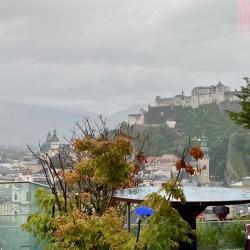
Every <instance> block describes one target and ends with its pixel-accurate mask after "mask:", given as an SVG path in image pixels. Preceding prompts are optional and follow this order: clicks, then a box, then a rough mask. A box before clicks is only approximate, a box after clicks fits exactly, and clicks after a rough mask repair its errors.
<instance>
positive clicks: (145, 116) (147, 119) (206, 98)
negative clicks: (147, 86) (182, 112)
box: [128, 82, 238, 127]
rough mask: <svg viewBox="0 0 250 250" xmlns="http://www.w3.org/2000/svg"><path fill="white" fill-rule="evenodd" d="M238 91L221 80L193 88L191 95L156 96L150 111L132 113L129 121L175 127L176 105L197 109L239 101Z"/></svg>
mask: <svg viewBox="0 0 250 250" xmlns="http://www.w3.org/2000/svg"><path fill="white" fill-rule="evenodd" d="M237 93H238V91H237V90H235V91H231V89H230V87H228V86H226V85H223V84H222V83H221V82H219V83H218V84H217V85H215V86H214V85H211V86H208V87H204V86H199V87H195V88H193V89H192V92H191V96H185V95H184V92H183V91H182V93H181V94H180V95H176V96H175V97H172V98H162V97H160V96H156V97H155V104H154V105H153V106H148V111H144V110H141V112H140V114H130V115H129V119H128V122H129V124H130V125H133V124H138V125H144V124H162V123H166V124H167V125H168V126H169V127H174V126H175V119H174V117H171V115H170V113H171V111H173V109H175V108H176V107H182V108H187V107H191V108H193V109H195V108H198V107H200V106H202V105H206V104H209V103H215V104H217V105H219V104H221V103H223V102H234V101H238V97H237V96H235V94H237Z"/></svg>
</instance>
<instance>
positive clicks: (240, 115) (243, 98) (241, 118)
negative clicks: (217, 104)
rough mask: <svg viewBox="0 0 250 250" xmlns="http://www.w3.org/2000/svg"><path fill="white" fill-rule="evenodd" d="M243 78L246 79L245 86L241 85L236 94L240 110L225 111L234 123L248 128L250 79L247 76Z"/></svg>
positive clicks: (249, 126)
mask: <svg viewBox="0 0 250 250" xmlns="http://www.w3.org/2000/svg"><path fill="white" fill-rule="evenodd" d="M243 79H244V80H245V81H246V86H241V93H239V94H236V96H237V97H238V98H239V99H240V104H241V108H242V110H241V111H240V112H232V111H227V112H228V113H229V115H230V117H231V119H232V120H233V121H234V122H235V123H236V124H239V125H242V126H244V127H245V128H246V129H250V81H249V78H248V77H244V78H243Z"/></svg>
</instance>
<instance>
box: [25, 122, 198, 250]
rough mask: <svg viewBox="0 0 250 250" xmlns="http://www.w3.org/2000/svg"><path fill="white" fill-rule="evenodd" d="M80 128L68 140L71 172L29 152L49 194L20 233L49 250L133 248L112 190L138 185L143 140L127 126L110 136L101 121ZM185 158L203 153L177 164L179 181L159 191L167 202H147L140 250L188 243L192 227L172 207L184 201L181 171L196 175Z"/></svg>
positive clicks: (42, 195) (191, 151) (39, 196)
mask: <svg viewBox="0 0 250 250" xmlns="http://www.w3.org/2000/svg"><path fill="white" fill-rule="evenodd" d="M78 128H79V130H80V131H81V134H80V135H79V136H75V138H74V140H73V141H72V148H73V154H72V155H71V158H72V166H71V167H70V168H66V167H65V166H64V161H63V160H62V158H61V156H60V155H59V159H61V160H60V163H61V164H60V169H56V168H55V166H54V165H53V162H52V161H51V159H50V157H49V155H48V154H46V152H43V154H41V155H39V154H36V153H34V152H33V153H34V154H35V156H36V157H38V158H39V160H40V161H41V162H42V164H43V167H44V171H45V174H46V176H47V180H48V183H49V186H50V187H51V194H50V193H48V192H46V191H44V190H39V191H38V192H37V193H36V201H37V204H38V206H39V208H40V210H41V211H40V212H38V213H35V214H32V215H31V216H30V217H29V218H28V221H27V223H26V224H25V225H23V228H24V229H25V230H26V231H28V232H30V233H32V234H33V235H34V236H35V237H36V238H37V239H38V240H40V241H42V242H44V244H45V245H46V246H45V249H50V250H51V249H52V250H57V249H70V250H71V249H72V250H80V249H86V250H97V249H98V250H108V249H117V250H118V249H119V250H120V249H124V250H126V249H128V250H129V249H133V248H134V246H135V244H136V237H135V235H134V234H132V233H128V232H127V231H126V229H125V228H124V221H125V220H124V209H123V208H124V204H121V203H117V202H115V201H114V199H113V196H114V192H115V190H116V189H120V188H125V187H132V186H136V185H138V184H139V182H140V180H139V172H140V170H141V168H143V167H144V165H145V162H146V160H145V156H144V153H143V150H144V145H145V139H146V137H145V136H144V135H143V136H141V135H138V134H134V133H133V131H132V130H131V129H130V127H125V128H121V127H119V128H118V129H116V130H113V131H108V130H107V128H106V126H105V123H104V122H101V125H96V126H95V127H93V126H91V125H90V123H89V121H88V120H86V121H85V123H84V125H83V126H80V125H79V124H78ZM136 142H137V143H136ZM189 156H192V157H193V158H194V159H196V160H198V159H200V158H202V156H203V154H202V152H201V151H200V149H199V148H197V147H194V148H191V147H190V146H189V147H187V148H186V149H185V150H184V151H183V152H182V154H181V155H180V159H179V160H178V161H177V163H176V168H177V173H178V174H177V177H176V178H174V179H173V180H171V181H169V182H166V183H165V184H164V185H163V186H162V190H163V191H165V192H166V193H167V198H165V197H161V196H160V195H159V194H152V195H150V196H149V197H148V198H147V199H146V201H145V203H146V204H147V205H149V206H151V207H152V208H153V209H154V210H155V214H154V216H152V218H150V219H149V220H148V223H146V225H145V227H144V228H143V230H142V237H141V240H140V241H139V243H138V244H137V249H138V250H139V249H144V247H145V245H147V246H148V247H151V248H152V249H170V247H171V248H173V247H178V242H179V241H190V238H189V237H190V233H192V232H191V228H190V227H189V225H188V223H187V222H186V221H185V220H183V219H182V218H181V216H180V215H179V214H178V212H177V211H176V210H175V209H174V208H172V207H171V206H170V200H171V198H172V197H174V198H175V199H180V200H181V201H182V202H185V197H184V194H183V190H182V187H181V185H180V177H181V176H182V173H183V171H186V172H187V173H188V174H190V175H194V174H198V173H199V171H200V169H199V168H198V167H197V168H194V167H192V166H191V165H190V164H189V163H188V157H189ZM68 157H69V155H68ZM160 238H161V240H159V239H160ZM162 239H164V240H162Z"/></svg>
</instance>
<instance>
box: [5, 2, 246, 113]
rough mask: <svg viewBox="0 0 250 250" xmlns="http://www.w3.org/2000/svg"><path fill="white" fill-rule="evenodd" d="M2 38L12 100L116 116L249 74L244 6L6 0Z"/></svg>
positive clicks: (235, 81) (238, 80)
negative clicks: (241, 10) (241, 19)
mask: <svg viewBox="0 0 250 250" xmlns="http://www.w3.org/2000/svg"><path fill="white" fill-rule="evenodd" d="M0 35H1V40H0V53H1V58H0V72H1V74H0V80H1V84H0V86H1V92H0V100H5V101H12V102H22V103H28V104H38V105H42V106H61V107H67V108H72V109H76V110H83V109H84V110H89V111H92V112H95V113H104V114H106V115H110V114H112V113H115V112H118V111H120V110H122V109H125V108H127V107H129V106H131V105H133V104H138V103H146V104H147V103H150V102H151V101H152V100H153V99H154V97H155V96H156V95H162V96H173V95H176V94H179V93H180V92H181V90H182V89H183V90H184V92H185V93H187V94H190V91H191V89H192V88H193V87H194V86H199V85H211V84H217V83H218V81H222V83H224V84H226V85H228V86H230V87H231V88H232V89H235V88H239V86H240V85H241V84H242V83H243V81H242V77H243V76H245V75H248V73H249V64H250V63H249V54H250V47H249V42H250V35H247V34H246V35H241V34H239V32H238V5H237V1H229V0H204V1H194V0H182V1H176V0H169V1H165V0H155V1H149V0H138V1H132V0H127V1H119V0H106V1H97V0H85V1H80V0H71V1H66V0H54V1H49V0H44V1H27V0H23V1H17V0H2V1H1V2H0Z"/></svg>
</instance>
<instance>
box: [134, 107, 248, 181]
mask: <svg viewBox="0 0 250 250" xmlns="http://www.w3.org/2000/svg"><path fill="white" fill-rule="evenodd" d="M238 108H239V105H236V104H234V105H232V104H227V105H223V106H217V105H215V104H209V105H204V106H202V107H200V108H198V109H192V108H178V109H176V110H175V112H177V114H175V117H176V122H177V124H176V128H175V129H169V128H168V127H167V126H166V125H160V126H157V127H155V126H137V127H136V128H135V129H136V130H138V131H143V132H144V133H148V134H149V135H150V136H149V138H150V141H149V143H150V144H152V145H153V146H152V147H151V148H150V149H149V152H148V154H149V155H151V156H161V155H163V154H166V153H168V154H169V153H170V154H171V153H175V152H176V150H178V149H180V148H181V147H182V146H183V145H187V144H188V141H189V138H195V137H196V138H199V137H201V136H202V134H203V131H204V133H205V135H206V137H207V138H208V147H209V156H210V175H214V176H217V179H220V180H224V178H225V173H227V172H228V171H226V167H228V168H229V173H228V174H229V175H231V177H232V178H234V179H237V178H238V179H241V177H242V176H245V175H250V164H249V162H250V161H249V160H250V154H249V153H250V133H249V132H248V131H246V130H244V129H243V128H240V127H239V126H237V125H235V124H234V123H233V122H232V121H231V120H230V118H229V116H228V114H227V113H226V112H225V111H224V109H227V110H232V109H234V110H235V109H238ZM229 142H230V147H229ZM229 151H230V152H229ZM227 163H228V164H227ZM227 165H228V166H227ZM230 169H231V170H232V169H233V170H234V171H235V173H232V171H230ZM228 174H227V175H228Z"/></svg>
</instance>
